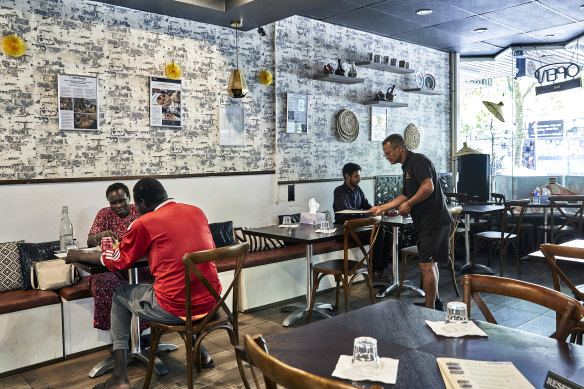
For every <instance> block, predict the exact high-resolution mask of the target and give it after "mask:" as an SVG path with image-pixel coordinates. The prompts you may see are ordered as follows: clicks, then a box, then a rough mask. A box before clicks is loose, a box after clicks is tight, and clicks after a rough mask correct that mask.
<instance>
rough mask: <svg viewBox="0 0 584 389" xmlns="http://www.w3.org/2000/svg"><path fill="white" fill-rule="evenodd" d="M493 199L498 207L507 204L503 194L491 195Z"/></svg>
mask: <svg viewBox="0 0 584 389" xmlns="http://www.w3.org/2000/svg"><path fill="white" fill-rule="evenodd" d="M491 198H492V199H493V202H494V203H495V204H497V205H504V204H505V195H504V194H501V193H491Z"/></svg>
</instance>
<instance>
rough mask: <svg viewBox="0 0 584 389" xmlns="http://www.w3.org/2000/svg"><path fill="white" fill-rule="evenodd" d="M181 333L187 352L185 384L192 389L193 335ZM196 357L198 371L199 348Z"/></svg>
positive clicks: (199, 363) (199, 364)
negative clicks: (197, 356)
mask: <svg viewBox="0 0 584 389" xmlns="http://www.w3.org/2000/svg"><path fill="white" fill-rule="evenodd" d="M182 335H183V336H184V341H185V348H186V352H187V386H188V388H189V389H193V335H192V334H190V333H188V332H184V333H183V334H182ZM197 340H198V339H197ZM195 343H196V342H195ZM150 351H152V350H150ZM198 359H199V362H198V364H197V371H198V372H199V373H200V372H201V370H198V369H199V368H200V366H201V351H200V350H199V358H198Z"/></svg>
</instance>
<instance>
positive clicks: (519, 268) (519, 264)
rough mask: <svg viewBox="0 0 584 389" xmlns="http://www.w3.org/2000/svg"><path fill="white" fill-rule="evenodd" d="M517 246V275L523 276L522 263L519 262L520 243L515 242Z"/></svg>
mask: <svg viewBox="0 0 584 389" xmlns="http://www.w3.org/2000/svg"><path fill="white" fill-rule="evenodd" d="M513 244H514V245H515V260H516V262H517V274H521V261H520V260H519V241H517V242H513Z"/></svg>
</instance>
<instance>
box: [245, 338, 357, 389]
mask: <svg viewBox="0 0 584 389" xmlns="http://www.w3.org/2000/svg"><path fill="white" fill-rule="evenodd" d="M243 344H244V346H245V353H246V354H247V358H248V361H249V366H250V369H251V373H252V376H253V379H254V381H255V384H256V387H257V388H260V383H259V380H258V379H257V376H256V373H255V369H254V366H255V367H257V368H258V369H259V370H261V372H262V374H263V376H264V383H265V387H266V389H276V388H277V386H278V384H280V385H281V386H283V387H285V388H287V389H306V388H311V389H355V388H356V387H355V386H352V385H349V384H345V383H344V382H341V381H334V380H331V379H328V378H323V377H319V376H317V375H314V374H310V373H308V372H305V371H303V370H300V369H297V368H295V367H292V366H289V365H287V364H285V363H283V362H282V361H280V360H278V359H276V358H274V357H272V356H271V355H270V354H268V349H267V347H266V342H265V340H264V338H263V337H262V336H261V335H256V336H254V337H253V338H252V337H251V336H249V335H245V338H244V339H243Z"/></svg>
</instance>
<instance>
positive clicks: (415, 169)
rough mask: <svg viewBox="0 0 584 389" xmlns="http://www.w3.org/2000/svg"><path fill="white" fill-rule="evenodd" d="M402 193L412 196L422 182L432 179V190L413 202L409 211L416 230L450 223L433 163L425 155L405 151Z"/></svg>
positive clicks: (449, 216) (450, 218)
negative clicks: (421, 198)
mask: <svg viewBox="0 0 584 389" xmlns="http://www.w3.org/2000/svg"><path fill="white" fill-rule="evenodd" d="M402 170H403V182H404V186H403V194H404V195H406V196H407V197H408V199H409V198H412V197H413V196H414V195H415V194H416V193H417V192H418V189H420V185H421V184H422V182H423V181H424V180H426V179H428V178H431V179H432V184H434V191H433V192H432V194H430V196H428V198H427V199H426V200H424V201H422V202H421V203H419V204H415V205H414V206H413V207H412V210H411V211H410V214H411V216H412V220H413V221H414V226H415V227H416V230H417V231H418V232H419V231H423V230H427V229H432V228H436V227H439V226H443V225H445V224H449V223H452V216H451V215H450V211H448V208H447V207H446V200H445V199H444V194H443V193H442V188H441V187H440V184H439V183H438V178H437V176H436V169H435V168H434V164H432V161H430V160H429V159H428V158H427V157H426V156H425V155H423V154H419V153H412V152H411V151H408V152H407V155H406V160H405V161H404V163H403V165H402Z"/></svg>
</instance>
